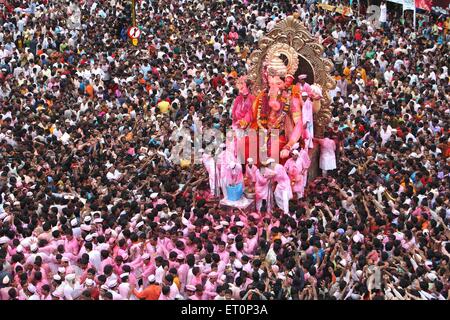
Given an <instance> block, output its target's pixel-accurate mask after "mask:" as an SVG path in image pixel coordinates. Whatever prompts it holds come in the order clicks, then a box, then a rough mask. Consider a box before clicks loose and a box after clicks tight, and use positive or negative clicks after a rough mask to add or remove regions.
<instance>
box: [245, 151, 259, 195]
mask: <svg viewBox="0 0 450 320" xmlns="http://www.w3.org/2000/svg"><path fill="white" fill-rule="evenodd" d="M253 162H254V161H253V158H248V159H247V165H246V166H245V186H246V187H247V189H248V190H250V191H252V192H253V191H254V190H255V182H256V171H257V170H258V167H256V166H255V165H254V163H253Z"/></svg>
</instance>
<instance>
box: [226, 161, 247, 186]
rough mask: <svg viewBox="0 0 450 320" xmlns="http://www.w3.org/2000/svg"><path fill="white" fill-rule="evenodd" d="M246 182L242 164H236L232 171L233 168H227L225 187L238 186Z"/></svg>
mask: <svg viewBox="0 0 450 320" xmlns="http://www.w3.org/2000/svg"><path fill="white" fill-rule="evenodd" d="M243 182H244V176H243V174H242V166H241V164H240V163H236V165H235V167H234V168H233V169H232V168H231V166H227V167H226V168H225V185H227V186H229V185H232V186H234V185H237V184H239V183H243Z"/></svg>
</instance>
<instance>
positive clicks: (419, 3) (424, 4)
mask: <svg viewBox="0 0 450 320" xmlns="http://www.w3.org/2000/svg"><path fill="white" fill-rule="evenodd" d="M415 4H416V8H418V9H422V10H426V11H431V7H432V6H433V1H432V0H415Z"/></svg>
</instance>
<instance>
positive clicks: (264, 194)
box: [255, 158, 275, 212]
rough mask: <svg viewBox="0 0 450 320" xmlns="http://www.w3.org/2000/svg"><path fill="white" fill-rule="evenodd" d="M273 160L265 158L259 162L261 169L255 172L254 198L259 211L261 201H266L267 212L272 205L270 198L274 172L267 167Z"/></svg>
mask: <svg viewBox="0 0 450 320" xmlns="http://www.w3.org/2000/svg"><path fill="white" fill-rule="evenodd" d="M274 161H275V160H274V159H272V158H269V159H267V160H266V161H265V162H264V163H262V164H261V169H258V170H256V172H255V178H256V179H255V200H256V211H258V212H260V211H261V207H262V204H263V202H264V201H265V202H266V205H267V212H271V209H272V206H271V201H270V199H271V198H272V182H273V178H274V177H275V172H274V171H273V170H272V169H270V168H269V165H270V164H271V163H272V162H274Z"/></svg>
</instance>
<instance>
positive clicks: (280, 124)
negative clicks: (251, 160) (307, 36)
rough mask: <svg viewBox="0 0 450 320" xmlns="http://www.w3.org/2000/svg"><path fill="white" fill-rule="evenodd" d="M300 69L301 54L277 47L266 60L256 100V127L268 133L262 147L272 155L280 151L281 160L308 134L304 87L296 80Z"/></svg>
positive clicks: (268, 54) (284, 47) (254, 109)
mask: <svg viewBox="0 0 450 320" xmlns="http://www.w3.org/2000/svg"><path fill="white" fill-rule="evenodd" d="M297 68H298V58H297V53H296V52H295V50H294V49H293V48H292V47H289V46H285V45H283V44H279V45H276V46H273V47H272V48H271V49H270V50H269V51H268V53H267V56H266V59H265V60H264V64H263V70H262V72H263V81H264V83H263V89H262V90H260V91H259V92H258V94H257V96H256V99H255V102H254V103H253V114H254V118H255V121H254V123H253V128H255V129H258V130H263V131H265V132H267V135H266V138H265V141H264V143H263V145H260V146H259V148H260V149H262V151H266V152H267V154H268V156H270V157H277V156H278V155H276V154H275V153H277V152H280V153H279V155H280V158H281V159H285V158H287V157H288V156H289V152H290V150H291V148H292V146H293V145H294V144H295V143H297V142H298V141H299V140H301V139H306V138H307V135H308V131H307V130H305V126H304V123H303V121H302V108H303V100H302V99H301V88H300V87H299V86H298V85H297V84H295V83H294V76H293V74H295V73H296V71H297ZM275 130H277V131H275ZM280 150H281V151H280Z"/></svg>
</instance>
